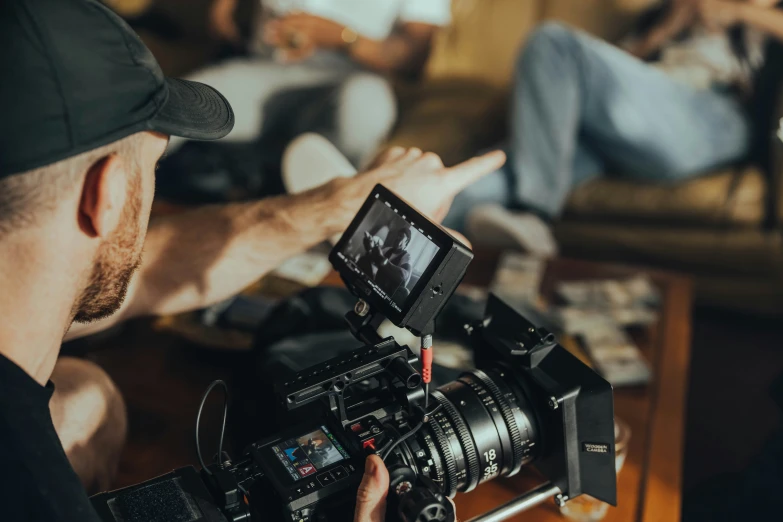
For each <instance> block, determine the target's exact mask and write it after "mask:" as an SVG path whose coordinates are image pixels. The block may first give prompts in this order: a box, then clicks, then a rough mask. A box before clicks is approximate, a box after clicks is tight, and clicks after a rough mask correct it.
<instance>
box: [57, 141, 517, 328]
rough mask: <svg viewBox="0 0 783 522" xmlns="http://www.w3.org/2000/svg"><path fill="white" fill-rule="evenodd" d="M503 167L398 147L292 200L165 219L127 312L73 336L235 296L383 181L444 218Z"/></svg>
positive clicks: (343, 218)
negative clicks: (463, 194)
mask: <svg viewBox="0 0 783 522" xmlns="http://www.w3.org/2000/svg"><path fill="white" fill-rule="evenodd" d="M504 161H505V156H503V154H502V153H491V154H487V155H485V156H482V157H479V158H474V159H472V160H469V161H467V162H465V163H462V164H461V165H457V166H456V167H452V168H445V167H444V166H443V163H442V162H441V161H440V158H438V156H436V155H434V154H429V153H428V154H422V152H421V151H420V150H418V149H410V150H408V151H405V150H404V149H399V148H396V149H392V150H391V151H389V152H388V153H387V154H386V155H385V158H384V159H383V160H382V162H381V163H380V164H379V165H380V166H378V167H377V168H375V169H374V170H371V171H369V172H366V173H363V174H360V175H358V176H357V177H355V178H350V179H348V178H338V179H336V180H334V181H331V182H329V183H327V184H325V185H323V186H321V187H318V188H315V189H313V190H310V191H308V192H304V193H301V194H298V195H295V196H282V197H276V198H269V199H265V200H263V201H258V202H251V203H236V204H229V205H222V206H209V207H203V208H200V209H196V210H193V211H190V212H185V213H182V214H177V215H172V216H166V217H163V218H160V219H158V220H156V221H155V222H153V223H152V224H151V225H150V229H149V231H148V233H147V239H146V242H145V246H144V256H143V261H142V264H141V266H140V267H139V270H138V272H137V273H136V274H135V276H134V278H133V281H132V283H131V287H130V288H129V291H128V295H127V298H126V299H125V302H124V303H123V306H122V308H121V309H120V311H119V312H117V313H116V314H114V315H113V316H112V317H110V318H108V319H106V320H103V321H98V322H96V323H91V324H87V325H85V324H74V325H73V326H72V327H71V329H70V331H69V332H68V335H67V336H66V339H72V338H75V337H79V336H81V335H87V334H90V333H94V332H97V331H100V330H103V329H105V328H108V327H109V326H111V325H113V324H116V323H118V322H120V321H122V320H125V319H129V318H132V317H136V316H142V315H153V314H174V313H180V312H185V311H189V310H194V309H198V308H203V307H205V306H209V305H210V304H213V303H217V302H220V301H222V300H224V299H226V298H228V297H231V296H232V295H236V294H237V293H238V292H240V291H241V290H243V289H244V288H246V287H247V286H248V285H250V284H252V283H253V282H255V281H256V280H258V279H259V278H260V277H261V276H263V275H264V274H266V273H267V272H269V271H270V270H273V269H274V268H276V267H277V266H279V265H280V263H281V262H283V261H284V260H286V259H288V258H289V257H291V256H293V255H296V254H298V253H300V252H302V251H304V250H306V249H307V248H309V247H311V246H313V245H316V244H318V243H320V242H321V241H324V240H326V239H327V238H329V237H331V236H333V235H334V234H336V233H339V232H342V231H343V230H345V228H346V227H347V226H348V224H349V223H350V221H351V219H353V217H354V214H355V213H356V212H357V211H358V210H359V208H360V207H361V205H362V203H363V202H364V200H365V199H366V197H367V196H368V195H369V193H370V192H371V190H372V188H373V187H374V186H375V185H376V184H378V183H382V184H383V185H385V186H386V187H387V188H389V189H390V190H392V191H394V192H396V193H397V194H399V195H400V196H402V197H403V198H405V199H406V200H407V201H409V202H410V203H411V204H412V205H414V206H416V208H418V209H419V210H420V211H421V212H422V213H424V214H426V215H428V216H430V217H431V218H432V219H434V220H436V221H439V220H441V219H443V217H444V216H445V215H446V212H447V211H448V206H449V205H450V204H451V200H452V199H453V198H454V196H455V195H456V194H457V193H458V192H460V191H461V190H462V189H463V188H465V187H466V186H467V185H469V184H471V183H472V182H474V181H476V180H477V179H479V178H480V177H482V176H483V175H484V174H486V173H489V172H491V171H493V170H495V169H497V168H499V167H500V166H501V165H502V164H503V162H504Z"/></svg>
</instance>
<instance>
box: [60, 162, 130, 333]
mask: <svg viewBox="0 0 783 522" xmlns="http://www.w3.org/2000/svg"><path fill="white" fill-rule="evenodd" d="M140 177H141V176H137V177H136V179H135V180H134V182H133V183H131V187H130V189H131V190H130V191H129V194H130V197H129V200H128V201H127V202H126V203H125V207H124V208H123V209H122V216H121V220H120V224H119V226H118V227H117V230H116V231H115V233H114V234H113V236H112V237H111V238H110V239H109V240H107V241H106V242H105V243H104V244H103V245H101V247H100V248H99V249H98V253H97V254H96V256H95V263H94V264H93V270H92V274H91V275H90V279H89V281H88V284H87V286H86V287H85V289H84V290H83V291H82V294H81V296H80V297H79V299H78V300H77V301H76V304H75V306H74V310H75V314H74V319H73V320H74V321H76V322H77V323H89V322H92V321H97V320H99V319H104V318H106V317H109V316H110V315H112V314H113V313H114V312H116V311H117V310H119V309H120V307H121V306H122V302H123V301H124V300H125V296H126V294H127V293H128V285H129V284H130V281H131V277H133V273H134V272H135V271H136V269H137V268H138V266H139V264H140V263H141V252H140V250H141V248H139V247H138V246H137V243H138V240H139V233H140V232H139V214H141V201H140V199H141V183H140V181H141V180H140Z"/></svg>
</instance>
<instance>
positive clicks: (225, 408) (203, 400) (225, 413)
mask: <svg viewBox="0 0 783 522" xmlns="http://www.w3.org/2000/svg"><path fill="white" fill-rule="evenodd" d="M215 386H222V387H223V390H224V391H225V400H224V401H223V427H222V428H221V429H220V446H218V455H219V456H222V455H223V435H224V434H225V433H226V418H227V417H228V386H227V385H226V383H225V382H223V381H222V380H220V379H218V380H216V381H212V384H210V385H209V387H208V388H207V391H205V392H204V396H203V397H202V398H201V406H199V407H198V415H196V453H197V454H198V462H199V464H201V468H202V469H204V470H205V471H206V472H207V473H208V474H210V475H212V472H211V471H210V470H209V468H208V467H207V465H206V464H204V458H203V457H202V456H201V442H200V441H199V436H198V432H199V427H200V426H201V412H202V411H204V404H206V402H207V397H209V394H210V393H211V392H212V390H213V389H214V388H215ZM221 462H222V461H221ZM221 466H222V464H221Z"/></svg>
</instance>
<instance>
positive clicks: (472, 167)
mask: <svg viewBox="0 0 783 522" xmlns="http://www.w3.org/2000/svg"><path fill="white" fill-rule="evenodd" d="M504 163H506V154H505V152H503V151H502V150H496V151H492V152H488V153H487V154H483V155H481V156H476V157H475V158H471V159H469V160H467V161H463V162H462V163H460V164H459V165H455V166H453V167H451V168H448V169H446V171H445V175H444V176H443V179H444V181H445V182H446V183H448V186H449V188H450V189H451V190H453V191H454V192H459V191H461V190H462V189H464V188H465V187H467V186H468V185H470V184H472V183H474V182H476V181H478V180H479V179H481V178H482V177H484V176H486V175H487V174H489V173H490V172H493V171H495V170H497V169H499V168H500V167H502V166H503V164H504Z"/></svg>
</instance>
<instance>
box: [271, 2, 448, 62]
mask: <svg viewBox="0 0 783 522" xmlns="http://www.w3.org/2000/svg"><path fill="white" fill-rule="evenodd" d="M367 1H368V2H369V1H370V0H367ZM450 19H451V2H450V0H404V1H403V2H402V5H401V8H400V12H399V13H398V20H397V24H396V26H395V28H394V31H393V32H392V33H391V34H390V35H389V36H388V37H387V38H385V39H374V38H370V37H368V36H367V35H362V34H358V33H356V32H354V31H353V30H352V28H350V27H346V26H344V25H342V24H340V23H338V22H335V21H333V20H331V19H327V18H323V17H320V16H317V15H314V14H308V13H297V14H291V15H288V16H285V17H282V18H279V19H277V20H272V21H271V22H269V23H268V24H267V25H266V26H265V28H264V39H265V40H266V42H267V43H268V44H270V45H274V46H278V47H281V48H284V49H286V55H287V57H288V58H289V59H290V60H292V61H296V60H298V59H303V58H306V57H307V56H309V55H310V54H312V52H314V51H315V50H316V49H332V50H342V51H344V52H345V53H346V54H347V55H348V56H350V57H351V58H352V59H353V60H354V61H355V62H357V63H359V64H360V65H363V66H364V67H366V68H368V69H371V70H374V71H377V72H381V73H394V74H415V73H418V72H419V71H420V70H421V69H422V67H423V66H424V64H425V62H426V61H427V58H428V57H429V53H430V48H431V45H432V39H433V37H434V36H435V33H436V31H437V30H438V29H439V28H440V27H442V26H444V25H446V24H448V23H449V21H450ZM292 41H295V42H296V49H290V48H289V46H290V44H291V42H292Z"/></svg>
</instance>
